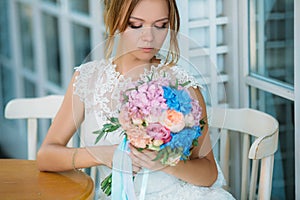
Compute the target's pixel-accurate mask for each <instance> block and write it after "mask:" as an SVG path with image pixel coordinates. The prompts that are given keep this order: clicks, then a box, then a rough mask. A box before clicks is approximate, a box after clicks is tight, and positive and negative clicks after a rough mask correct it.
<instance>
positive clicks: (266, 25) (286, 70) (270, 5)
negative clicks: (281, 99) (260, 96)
mask: <svg viewBox="0 0 300 200" xmlns="http://www.w3.org/2000/svg"><path fill="white" fill-rule="evenodd" d="M249 2H250V4H249V5H250V15H249V16H250V33H249V34H250V41H256V43H254V42H253V43H251V44H250V46H251V48H250V54H251V55H250V56H251V61H250V66H251V69H250V71H251V72H253V73H256V74H259V75H262V76H264V77H268V78H272V79H276V80H279V81H281V82H284V83H288V84H290V85H293V84H294V73H293V72H294V1H293V0H262V1H258V0H249Z"/></svg>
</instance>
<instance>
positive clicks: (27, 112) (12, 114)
mask: <svg viewBox="0 0 300 200" xmlns="http://www.w3.org/2000/svg"><path fill="white" fill-rule="evenodd" d="M63 98H64V96H63V95H49V96H44V97H35V98H17V99H13V100H11V101H9V102H8V103H7V105H6V107H5V117H6V118H7V119H26V120H27V151H28V157H27V159H29V160H35V159H36V153H37V123H38V119H53V118H54V117H55V115H56V113H57V111H58V110H59V108H60V106H61V104H62V101H63ZM79 134H80V133H79ZM67 146H68V147H73V137H72V138H71V139H70V141H69V142H68V144H67ZM85 171H88V169H86V170H85ZM88 174H89V175H90V176H91V178H92V179H93V180H94V181H95V180H96V176H97V168H96V167H91V168H90V170H89V172H88Z"/></svg>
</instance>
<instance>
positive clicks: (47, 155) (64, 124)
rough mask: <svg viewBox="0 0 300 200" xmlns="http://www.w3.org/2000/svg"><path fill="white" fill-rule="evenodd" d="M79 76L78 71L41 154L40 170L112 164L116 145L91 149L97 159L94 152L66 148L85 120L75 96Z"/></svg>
mask: <svg viewBox="0 0 300 200" xmlns="http://www.w3.org/2000/svg"><path fill="white" fill-rule="evenodd" d="M78 73H79V72H75V74H74V76H73V78H72V81H71V83H70V85H69V87H68V89H67V92H66V94H65V97H64V100H63V103H62V105H61V107H60V109H59V111H58V113H57V115H56V116H55V118H54V120H53V122H52V124H51V126H50V128H49V130H48V133H47V135H46V137H45V139H44V141H43V143H42V145H41V147H40V149H39V151H38V154H37V164H38V168H39V170H41V171H66V170H70V169H73V168H84V167H91V166H94V165H100V164H104V165H107V166H110V165H111V164H110V163H111V160H112V156H113V152H114V149H115V147H114V146H97V147H89V148H93V153H95V152H99V153H97V158H96V157H94V156H92V154H91V153H90V151H91V149H87V148H77V149H76V148H68V147H66V145H67V143H68V141H69V140H70V138H71V137H72V136H73V134H74V133H75V132H76V130H77V128H78V127H79V126H80V124H81V123H82V121H83V119H84V104H83V102H82V101H80V99H79V97H78V96H77V95H73V83H74V80H75V77H76V76H77V75H78ZM104 152H105V153H104Z"/></svg>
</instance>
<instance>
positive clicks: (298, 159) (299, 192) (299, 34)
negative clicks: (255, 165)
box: [294, 0, 300, 199]
mask: <svg viewBox="0 0 300 200" xmlns="http://www.w3.org/2000/svg"><path fill="white" fill-rule="evenodd" d="M294 2H295V5H294V8H295V9H294V12H295V13H294V35H295V41H294V50H295V53H294V58H295V73H294V79H295V83H296V84H295V176H296V177H295V191H296V199H299V198H300V123H299V122H300V24H299V21H297V20H299V19H300V1H296V0H295V1H294Z"/></svg>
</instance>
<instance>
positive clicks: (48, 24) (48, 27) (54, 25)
mask: <svg viewBox="0 0 300 200" xmlns="http://www.w3.org/2000/svg"><path fill="white" fill-rule="evenodd" d="M43 26H44V28H43V29H44V34H45V36H44V38H45V43H46V48H45V51H46V61H47V76H48V77H47V78H48V80H49V81H51V82H53V83H55V84H56V85H59V86H60V85H61V83H62V80H61V65H60V59H61V58H60V51H59V38H58V37H59V35H58V22H57V18H56V17H54V16H51V15H48V14H43Z"/></svg>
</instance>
